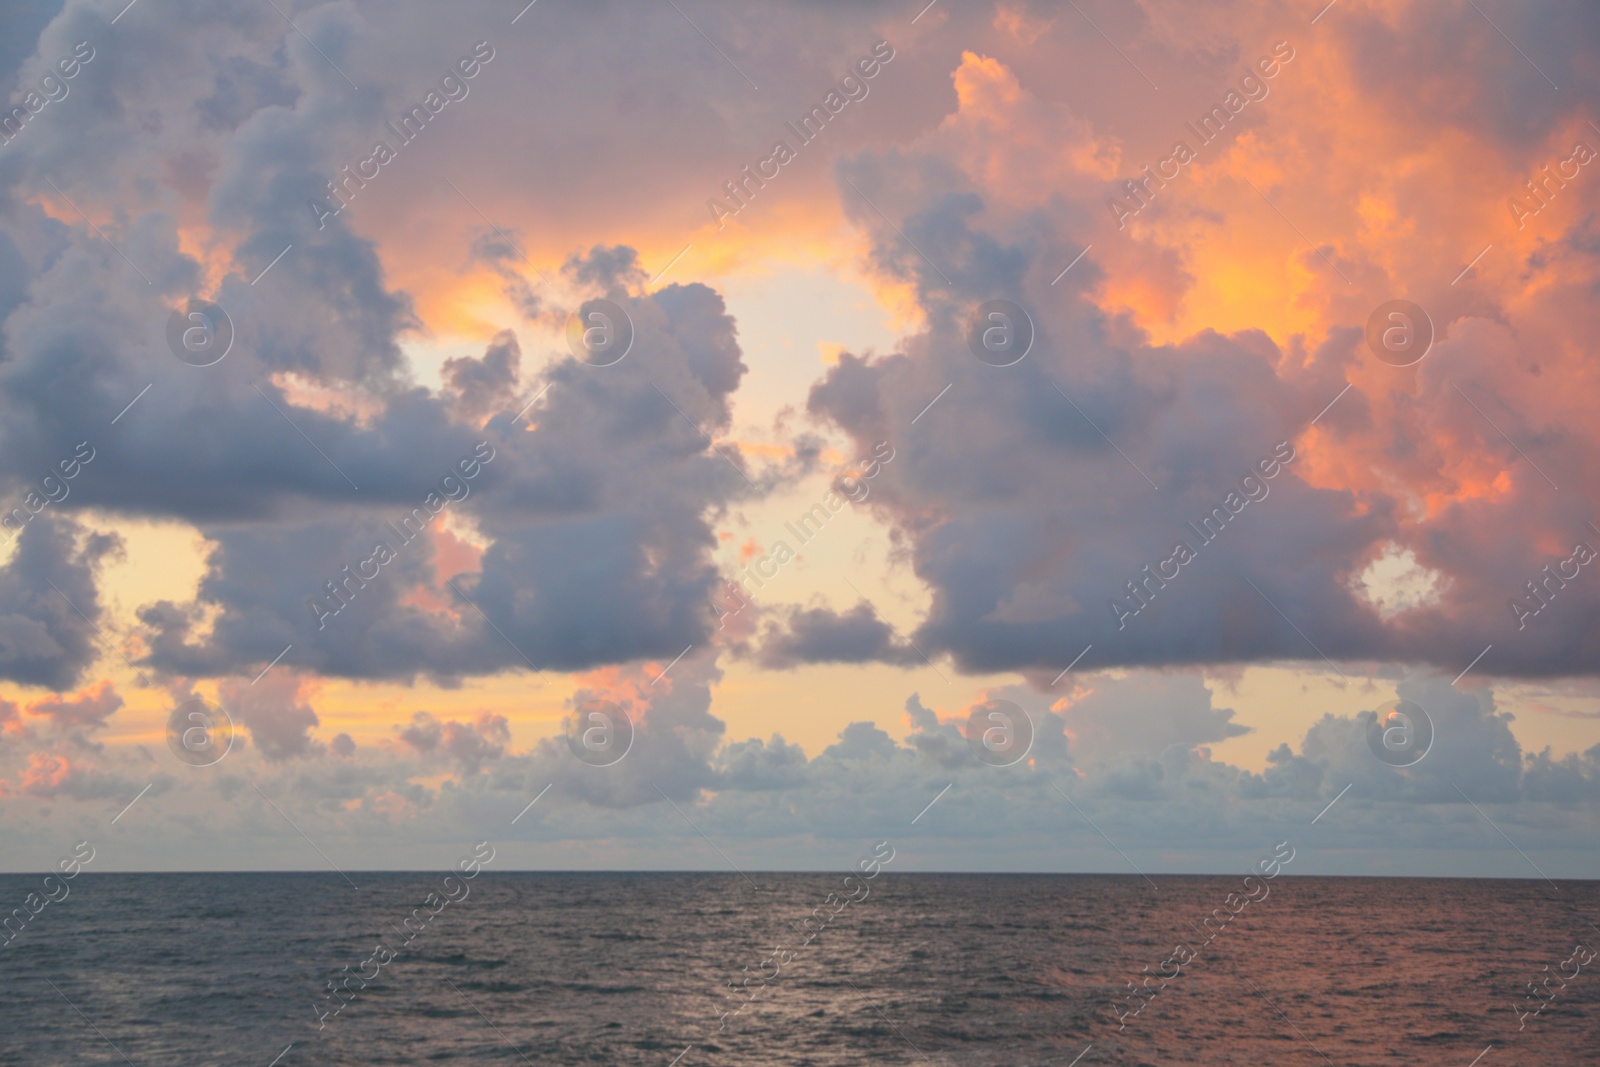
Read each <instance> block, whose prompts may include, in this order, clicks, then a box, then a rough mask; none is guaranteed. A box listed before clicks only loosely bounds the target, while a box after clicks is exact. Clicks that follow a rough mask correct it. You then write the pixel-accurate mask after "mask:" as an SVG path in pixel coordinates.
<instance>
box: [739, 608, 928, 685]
mask: <svg viewBox="0 0 1600 1067" xmlns="http://www.w3.org/2000/svg"><path fill="white" fill-rule="evenodd" d="M756 659H757V662H759V663H760V664H761V665H762V666H763V667H769V668H774V669H784V668H790V667H797V666H800V665H802V664H806V663H871V662H882V663H899V664H902V665H909V664H912V663H921V662H923V660H922V657H921V656H920V655H918V654H917V651H916V649H914V648H912V647H911V646H909V645H907V644H905V643H904V641H903V640H898V639H897V637H896V635H895V633H894V630H893V629H892V628H891V627H890V626H889V625H888V623H886V622H884V621H883V620H882V619H880V618H879V617H878V616H877V613H876V612H874V611H873V609H872V606H871V605H870V604H867V603H866V602H865V601H863V602H862V603H859V604H857V605H856V606H855V607H853V608H851V609H850V610H849V611H847V612H844V613H843V614H836V613H834V612H832V611H830V610H828V609H826V608H809V609H804V610H802V609H799V608H792V609H790V610H789V612H788V617H787V618H786V619H785V620H784V622H783V624H782V626H780V625H779V624H778V623H774V622H769V623H768V624H767V630H766V637H765V639H764V640H763V642H762V645H761V648H760V651H759V652H758V653H757V655H756Z"/></svg>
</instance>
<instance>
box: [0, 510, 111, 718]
mask: <svg viewBox="0 0 1600 1067" xmlns="http://www.w3.org/2000/svg"><path fill="white" fill-rule="evenodd" d="M16 544H17V547H16V551H15V552H14V553H13V555H12V557H11V560H10V562H9V563H7V564H6V565H5V566H4V567H3V568H0V604H4V605H6V608H5V609H0V677H3V678H6V679H8V680H10V681H13V682H19V683H21V684H23V685H38V686H45V687H47V688H50V689H54V690H56V691H58V692H60V691H63V690H67V689H70V688H72V686H73V685H74V684H75V683H76V682H77V681H78V680H79V679H80V678H81V677H82V675H83V673H84V671H85V670H87V669H88V667H89V665H90V664H92V663H93V662H94V661H95V659H96V658H97V657H98V656H99V654H100V652H101V649H100V648H99V646H98V644H97V641H98V638H99V633H98V632H97V631H96V629H95V620H97V619H98V618H99V617H100V597H99V592H98V590H97V588H96V584H95V573H96V570H97V568H98V567H99V565H100V564H101V563H102V562H103V561H105V560H107V559H109V558H111V557H113V556H115V555H117V554H118V553H119V552H120V551H121V542H120V541H119V540H118V539H117V538H116V537H115V536H114V535H108V534H98V533H90V532H89V531H88V530H87V529H85V528H84V527H82V526H80V525H79V524H77V523H76V522H74V521H72V520H71V519H69V518H65V517H62V516H57V515H51V514H49V512H48V511H44V512H41V513H40V514H38V515H36V516H34V517H33V519H32V520H31V521H30V522H29V523H28V524H27V525H26V526H24V527H23V528H22V532H21V533H20V534H19V535H17V540H16Z"/></svg>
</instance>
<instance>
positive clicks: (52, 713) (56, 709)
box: [28, 681, 123, 733]
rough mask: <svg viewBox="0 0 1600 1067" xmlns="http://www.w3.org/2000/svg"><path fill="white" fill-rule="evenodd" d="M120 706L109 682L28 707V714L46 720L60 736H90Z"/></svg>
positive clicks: (119, 697)
mask: <svg viewBox="0 0 1600 1067" xmlns="http://www.w3.org/2000/svg"><path fill="white" fill-rule="evenodd" d="M122 705H123V700H122V697H121V696H119V695H118V694H117V691H116V689H115V688H113V687H112V685H111V683H110V682H109V681H102V682H100V683H99V684H98V685H96V686H94V687H93V688H91V689H86V690H84V691H83V692H81V693H78V694H77V695H75V696H73V697H63V696H55V697H50V698H47V699H45V700H40V701H37V702H36V703H33V704H30V705H28V714H29V715H39V716H42V717H44V718H46V719H48V720H49V721H50V723H51V725H52V726H53V727H54V728H55V729H56V730H57V731H59V732H62V733H93V732H94V731H96V730H99V729H101V728H103V727H104V726H105V725H106V720H107V719H109V718H111V716H112V715H114V714H116V712H117V710H118V709H119V708H121V707H122Z"/></svg>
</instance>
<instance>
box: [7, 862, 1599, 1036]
mask: <svg viewBox="0 0 1600 1067" xmlns="http://www.w3.org/2000/svg"><path fill="white" fill-rule="evenodd" d="M352 877H353V878H354V880H355V882H356V883H357V885H359V887H360V888H359V889H352V888H351V887H350V886H349V885H347V884H346V883H345V882H344V881H343V880H342V879H341V878H340V877H339V876H338V875H337V874H333V875H326V876H325V875H322V874H231V875H230V874H224V875H200V874H185V875H139V874H95V873H88V872H86V873H84V874H82V875H81V876H79V877H78V878H77V880H76V881H74V882H73V883H72V884H71V895H70V896H69V897H67V898H66V899H64V900H62V901H60V902H59V903H54V904H50V905H48V906H46V907H45V908H44V910H43V911H42V912H41V913H40V914H39V915H37V916H36V917H35V918H33V919H32V920H31V921H30V922H29V923H28V924H27V926H26V927H24V929H23V932H22V933H21V934H20V935H18V936H16V938H15V939H14V940H13V941H12V942H11V943H10V945H9V946H7V947H3V948H0V1063H4V1064H7V1065H10V1064H27V1065H30V1067H50V1065H56V1064H63V1065H65V1064H72V1065H77V1064H123V1063H132V1064H135V1065H138V1067H145V1065H152V1067H153V1065H192V1067H203V1065H224V1064H226V1065H229V1067H237V1065H245V1067H268V1065H269V1064H272V1063H273V1061H274V1057H277V1056H279V1055H280V1054H281V1053H282V1054H283V1055H282V1058H281V1060H279V1061H278V1063H279V1067H305V1065H312V1064H433V1063H463V1064H521V1063H533V1064H588V1063H593V1064H649V1065H653V1067H668V1065H669V1064H671V1063H672V1062H673V1059H674V1057H677V1056H678V1055H679V1054H680V1053H683V1052H684V1050H685V1048H686V1047H688V1046H692V1047H689V1049H688V1052H687V1053H686V1054H684V1055H683V1056H682V1059H681V1060H679V1061H678V1062H679V1064H680V1065H681V1067H692V1065H696V1064H780V1063H781V1064H817V1065H834V1064H868V1063H872V1064H913V1063H915V1064H927V1063H931V1064H997V1065H998V1064H1006V1065H1012V1067H1016V1065H1026V1064H1055V1065H1060V1067H1067V1065H1069V1064H1071V1063H1072V1062H1073V1060H1074V1057H1077V1056H1079V1054H1080V1053H1083V1052H1084V1050H1085V1048H1086V1046H1089V1045H1090V1044H1091V1043H1092V1045H1093V1047H1092V1048H1091V1049H1089V1051H1088V1053H1087V1055H1084V1056H1083V1058H1082V1060H1081V1064H1082V1065H1083V1067H1091V1065H1093V1064H1099V1063H1119V1064H1157V1063H1174V1064H1177V1063H1182V1064H1260V1065H1287V1064H1319V1065H1320V1064H1327V1063H1333V1064H1339V1065H1341V1067H1342V1065H1346V1064H1351V1065H1354V1064H1448V1065H1455V1067H1468V1065H1469V1064H1470V1063H1472V1062H1473V1058H1474V1057H1475V1056H1477V1055H1478V1054H1479V1053H1480V1052H1483V1051H1484V1049H1485V1047H1486V1046H1489V1045H1491V1044H1492V1045H1493V1046H1494V1047H1493V1048H1492V1049H1490V1050H1489V1051H1488V1052H1487V1053H1486V1054H1485V1055H1484V1056H1483V1058H1482V1060H1481V1061H1479V1062H1480V1063H1481V1067H1501V1065H1505V1064H1513V1063H1515V1064H1593V1063H1596V1062H1600V1011H1596V1010H1595V1008H1596V1005H1597V1004H1600V958H1597V959H1596V960H1595V961H1594V962H1593V963H1592V964H1591V965H1590V967H1589V968H1587V969H1584V970H1580V971H1579V972H1578V973H1577V974H1576V976H1575V977H1573V978H1571V979H1570V980H1568V981H1566V983H1565V988H1562V987H1561V979H1554V980H1552V981H1551V982H1550V984H1549V988H1550V989H1551V990H1553V991H1555V992H1554V999H1553V1000H1549V1001H1548V1002H1547V1003H1548V1007H1546V1008H1545V1010H1544V1011H1543V1013H1542V1014H1540V1015H1538V1016H1530V1017H1529V1018H1528V1019H1527V1020H1526V1028H1525V1029H1523V1030H1521V1032H1520V1033H1519V1031H1518V1026H1519V1019H1518V1017H1517V1014H1516V1010H1515V1009H1516V1007H1517V1006H1518V1005H1527V1004H1529V1003H1530V1002H1527V1001H1525V999H1524V998H1525V995H1526V983H1528V982H1530V981H1535V980H1539V979H1543V978H1547V977H1550V976H1553V975H1555V974H1556V973H1557V972H1558V971H1563V970H1564V971H1565V973H1567V974H1569V975H1570V974H1572V972H1573V970H1574V969H1575V968H1576V967H1578V966H1580V965H1579V964H1576V963H1573V962H1566V966H1565V967H1562V964H1563V962H1565V961H1571V960H1573V947H1574V944H1575V943H1577V942H1583V943H1585V944H1588V945H1600V933H1597V932H1596V931H1595V929H1594V927H1592V926H1590V925H1589V922H1590V920H1595V919H1600V886H1597V885H1596V884H1594V883H1573V882H1564V883H1559V884H1558V885H1556V886H1554V887H1552V886H1551V885H1550V884H1548V883H1545V882H1539V881H1464V880H1451V879H1439V880H1422V879H1415V880H1388V879H1370V878H1351V879H1340V878H1310V877H1293V876H1290V875H1287V874H1286V875H1284V876H1282V877H1279V878H1277V879H1276V880H1275V881H1273V882H1272V883H1271V885H1270V895H1269V896H1268V897H1267V898H1266V899H1263V900H1260V901H1259V902H1256V903H1253V904H1250V905H1248V906H1247V907H1246V908H1245V910H1244V912H1243V913H1242V914H1241V915H1240V916H1239V917H1238V918H1237V919H1236V920H1234V921H1233V923H1232V924H1231V925H1230V926H1228V927H1227V928H1226V929H1225V930H1224V931H1223V932H1222V933H1221V934H1220V935H1218V936H1217V937H1216V938H1215V940H1213V941H1212V942H1211V943H1210V944H1209V945H1207V946H1205V947H1203V948H1202V947H1200V946H1201V943H1202V942H1203V940H1204V935H1202V934H1200V933H1196V931H1195V928H1194V926H1191V924H1198V923H1199V922H1200V921H1201V919H1202V918H1203V917H1205V916H1207V915H1208V914H1210V912H1211V910H1212V909H1213V908H1222V907H1223V906H1224V900H1225V898H1226V897H1227V895H1228V894H1229V893H1231V892H1235V891H1240V880H1239V879H1238V878H1227V877H1157V878H1155V879H1154V884H1155V887H1156V888H1152V886H1151V884H1149V883H1147V882H1145V881H1144V880H1142V879H1140V878H1138V877H1131V878H1121V877H1107V876H1055V875H1040V876H1028V875H1001V876H995V875H970V876H967V875H933V874H904V873H889V872H885V873H883V874H880V875H879V876H878V878H877V879H876V880H875V881H874V882H872V883H871V885H870V890H871V894H870V896H869V897H868V898H867V899H865V900H863V901H860V902H859V903H855V904H851V905H849V906H847V907H846V908H845V910H844V911H843V912H842V913H840V914H839V915H838V916H837V917H835V918H833V919H832V920H831V923H830V925H828V926H827V928H826V929H825V930H824V931H823V932H822V933H821V934H820V935H819V936H817V937H816V938H815V939H814V940H813V941H811V943H810V944H808V945H805V946H804V947H801V943H802V942H803V941H804V938H805V935H803V934H798V933H795V932H794V929H793V927H794V925H795V924H797V923H799V922H800V920H801V919H802V918H803V917H804V916H805V915H806V914H807V913H809V912H810V911H811V910H812V909H813V908H817V907H819V906H822V905H823V903H824V901H825V899H826V898H827V896H828V894H829V893H833V892H839V891H841V890H840V884H839V883H840V878H839V876H837V875H809V874H787V875H785V874H780V875H773V874H753V875H752V878H753V879H754V881H755V883H756V886H755V887H752V885H751V884H750V883H749V882H747V881H746V880H745V879H743V878H741V877H740V876H739V875H737V874H735V875H726V876H725V875H721V874H514V873H492V872H485V873H484V874H482V875H480V876H479V877H478V878H477V879H476V880H475V881H473V882H471V883H470V887H469V888H470V895H468V896H467V897H465V898H464V899H461V900H459V901H458V902H455V903H449V904H444V903H442V902H441V901H438V900H437V899H436V900H435V901H433V902H431V904H430V907H432V908H441V909H442V910H440V911H439V912H438V914H437V916H436V917H434V918H432V919H431V920H430V921H428V922H427V923H426V924H425V925H424V924H423V923H422V920H421V919H420V918H418V919H414V920H413V924H414V925H417V926H421V927H422V931H421V933H419V934H416V935H415V936H414V938H413V940H412V941H411V943H410V946H409V947H408V948H405V949H404V950H403V951H401V952H399V954H398V955H397V956H396V957H395V958H394V959H392V960H390V961H389V962H388V963H387V965H382V966H380V965H377V964H366V973H367V974H368V975H371V974H373V973H374V971H376V972H377V977H375V978H373V979H372V981H371V982H370V983H369V984H368V985H367V986H366V988H365V989H361V988H360V985H361V983H360V981H359V980H357V981H354V982H351V983H350V987H351V989H353V990H356V992H355V996H354V999H353V1000H351V1001H350V1002H349V1003H348V1004H347V1005H346V1006H345V1007H344V1008H343V1010H342V1011H341V1012H340V1014H338V1015H337V1016H332V1017H330V1018H328V1020H327V1021H326V1024H325V1027H324V1028H323V1029H321V1030H319V1029H318V1012H319V1008H318V1007H317V1006H318V1005H322V1007H321V1009H320V1010H323V1011H326V1010H330V1008H329V1007H328V1002H327V1001H326V1000H325V999H324V996H325V993H326V990H325V988H324V987H325V983H327V982H328V981H329V980H330V979H332V978H334V977H335V976H336V975H340V976H342V975H343V974H344V973H346V972H344V971H343V970H342V969H343V968H344V967H345V966H346V965H348V966H349V967H350V972H348V973H356V972H359V971H361V970H362V969H363V961H366V960H368V959H370V958H373V954H374V947H375V943H376V942H377V940H378V939H380V938H383V939H387V941H388V947H390V948H391V949H393V948H395V947H396V946H398V945H399V944H400V942H401V938H402V936H403V935H402V934H400V933H397V932H396V930H395V927H397V926H398V925H399V924H400V923H401V921H402V920H403V919H405V918H406V917H407V916H409V915H411V913H412V909H413V908H417V907H419V906H422V905H423V903H424V901H425V899H426V897H427V894H429V893H430V892H437V891H439V889H440V884H441V881H442V875H436V874H373V873H352ZM39 881H40V878H39V877H37V876H16V875H7V876H0V901H4V902H5V903H4V905H3V909H0V910H9V909H10V908H12V907H16V906H20V905H21V904H22V902H23V899H24V898H25V897H26V895H27V894H28V893H30V892H33V891H35V890H36V888H37V886H38V883H39ZM828 910H829V911H831V908H830V909H828ZM428 912H429V908H428V907H424V908H423V913H424V914H427V913H428ZM0 939H3V938H0ZM1179 942H1184V943H1186V944H1188V945H1189V946H1190V947H1191V948H1193V949H1195V950H1197V951H1198V954H1197V955H1195V956H1194V958H1193V959H1192V960H1190V961H1189V962H1188V963H1187V964H1186V965H1184V966H1183V968H1182V973H1181V974H1179V975H1178V976H1177V977H1176V978H1173V979H1172V980H1171V981H1170V983H1169V984H1168V985H1167V986H1166V988H1165V989H1163V990H1162V991H1161V992H1160V993H1159V994H1158V995H1155V996H1154V998H1153V999H1152V1000H1150V1002H1149V1003H1148V1005H1147V1006H1146V1007H1144V1009H1143V1010H1142V1012H1141V1013H1140V1014H1139V1015H1137V1016H1130V1017H1129V1018H1128V1019H1127V1028H1126V1029H1125V1030H1123V1031H1122V1032H1121V1033H1119V1032H1118V1029H1117V1027H1118V1018H1117V1015H1116V1014H1115V1013H1114V1012H1113V1010H1112V1005H1113V1003H1114V1000H1113V998H1114V997H1117V996H1118V995H1119V994H1121V995H1126V991H1125V989H1124V983H1126V982H1127V981H1129V980H1130V979H1132V978H1134V977H1135V976H1136V975H1140V974H1141V973H1142V970H1143V968H1145V967H1146V966H1148V967H1149V969H1150V972H1152V973H1153V972H1156V971H1157V970H1158V969H1159V970H1162V971H1164V972H1166V973H1172V971H1173V970H1175V969H1176V968H1175V967H1174V966H1170V965H1169V966H1167V967H1161V965H1162V964H1163V962H1164V961H1167V960H1168V959H1169V957H1171V956H1172V950H1173V948H1174V946H1175V945H1176V944H1178V943H1179ZM779 945H782V946H785V948H786V949H788V950H790V951H793V952H794V955H793V957H792V958H791V959H789V960H788V962H787V963H777V964H767V965H766V967H765V969H764V970H763V969H762V961H763V960H764V959H766V958H768V957H769V956H770V955H771V952H772V949H773V948H774V947H775V946H779ZM747 966H748V967H749V971H748V972H747V971H745V968H746V967H747ZM1544 968H1548V970H1545V969H1544ZM775 969H776V970H777V972H778V973H777V975H776V977H774V978H772V979H771V980H770V981H768V982H767V983H766V986H765V988H764V989H761V990H760V993H759V995H758V996H757V997H756V999H755V1001H754V1002H753V1004H752V1005H751V1006H750V1007H749V1008H748V1009H747V1010H746V1011H745V1012H744V1014H743V1015H741V1016H739V1017H737V1018H734V1019H731V1020H730V1021H729V1024H728V1028H727V1029H725V1030H723V1031H722V1032H720V1033H719V1032H718V1017H719V1015H721V1014H722V1013H723V1012H726V1011H729V1010H732V1008H733V1006H734V1002H733V1001H732V1000H730V999H729V998H728V997H726V996H724V995H723V993H722V990H723V988H724V986H725V983H726V982H727V981H729V980H730V979H735V978H739V979H742V978H744V977H746V976H747V975H748V974H755V973H758V972H759V973H762V974H765V975H772V974H773V971H774V970H775ZM52 983H53V985H54V987H55V988H53V987H52ZM1152 984H1154V983H1152ZM751 985H752V987H759V980H758V981H755V982H752V983H751ZM341 1002H342V1001H341ZM1115 1003H1117V1004H1118V1006H1119V1009H1120V1010H1121V1011H1124V1012H1126V1011H1130V1010H1131V1005H1130V1004H1129V1003H1128V1002H1127V1001H1126V1000H1123V1001H1116V1002H1115ZM1524 1010H1526V1009H1524ZM113 1044H114V1045H115V1047H113ZM291 1045H292V1047H289V1048H288V1051H287V1053H284V1050H285V1048H286V1047H287V1046H291ZM119 1050H120V1051H119ZM124 1057H126V1059H124Z"/></svg>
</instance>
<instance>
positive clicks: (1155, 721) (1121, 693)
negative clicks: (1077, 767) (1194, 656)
mask: <svg viewBox="0 0 1600 1067" xmlns="http://www.w3.org/2000/svg"><path fill="white" fill-rule="evenodd" d="M1087 684H1088V686H1089V688H1088V691H1087V692H1086V693H1084V694H1082V695H1080V696H1078V697H1075V698H1073V699H1071V700H1070V701H1063V704H1062V705H1058V709H1057V710H1059V711H1060V712H1061V717H1062V719H1063V720H1064V721H1065V723H1066V730H1067V735H1068V736H1069V737H1070V738H1071V739H1072V748H1073V751H1074V752H1076V753H1078V754H1079V755H1080V758H1095V759H1114V758H1116V757H1120V756H1127V755H1133V754H1143V755H1151V756H1154V755H1159V754H1160V753H1162V752H1164V751H1166V750H1167V749H1168V748H1170V747H1172V746H1173V745H1177V746H1178V747H1180V748H1183V749H1193V748H1197V747H1199V746H1202V745H1208V744H1213V743H1216V742H1219V741H1226V740H1227V739H1228V738H1230V737H1241V736H1243V735H1244V734H1247V733H1249V732H1250V730H1249V728H1248V727H1245V726H1240V725H1239V724H1237V723H1235V722H1232V721H1231V720H1232V719H1233V709H1231V708H1218V707H1214V706H1213V705H1212V702H1211V701H1212V693H1211V690H1210V689H1208V688H1207V687H1206V685H1205V683H1204V682H1203V681H1201V679H1200V678H1199V677H1198V676H1196V675H1192V674H1150V673H1139V674H1134V675H1130V676H1128V677H1126V678H1121V679H1112V678H1103V679H1096V680H1095V681H1093V682H1090V683H1087Z"/></svg>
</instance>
